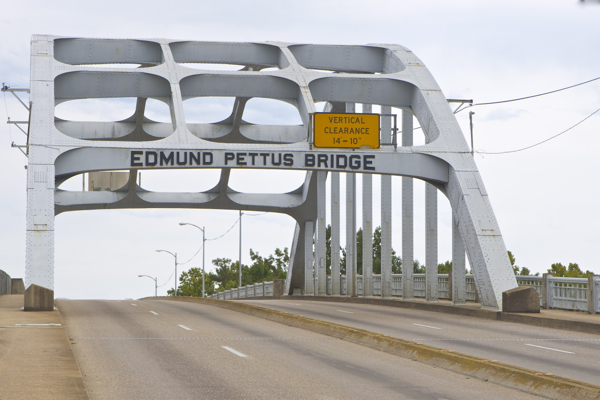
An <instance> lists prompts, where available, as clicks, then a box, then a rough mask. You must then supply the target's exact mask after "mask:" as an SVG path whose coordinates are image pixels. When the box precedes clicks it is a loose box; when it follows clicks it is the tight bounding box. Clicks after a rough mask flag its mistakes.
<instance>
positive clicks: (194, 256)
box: [177, 242, 204, 265]
mask: <svg viewBox="0 0 600 400" xmlns="http://www.w3.org/2000/svg"><path fill="white" fill-rule="evenodd" d="M203 247H204V242H203V243H202V246H200V248H199V249H198V251H197V252H196V254H194V255H193V256H192V258H190V259H189V260H187V261H186V262H183V263H177V264H179V265H185V264H187V263H189V262H190V261H192V260H193V259H194V258H196V256H197V255H198V253H200V250H202V248H203Z"/></svg>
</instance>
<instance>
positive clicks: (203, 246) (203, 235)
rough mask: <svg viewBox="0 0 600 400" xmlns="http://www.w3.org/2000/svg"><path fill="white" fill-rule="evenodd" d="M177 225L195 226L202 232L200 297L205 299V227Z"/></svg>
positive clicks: (184, 223)
mask: <svg viewBox="0 0 600 400" xmlns="http://www.w3.org/2000/svg"><path fill="white" fill-rule="evenodd" d="M179 225H181V226H183V225H191V226H195V227H196V228H198V229H200V230H201V231H202V297H206V291H205V290H204V259H205V257H204V254H205V250H206V248H205V244H206V231H205V227H202V228H200V227H199V226H198V225H194V224H190V223H187V222H180V223H179Z"/></svg>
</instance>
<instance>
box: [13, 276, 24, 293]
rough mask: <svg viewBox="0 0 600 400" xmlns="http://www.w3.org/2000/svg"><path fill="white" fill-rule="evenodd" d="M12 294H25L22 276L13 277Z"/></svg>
mask: <svg viewBox="0 0 600 400" xmlns="http://www.w3.org/2000/svg"><path fill="white" fill-rule="evenodd" d="M10 294H25V284H24V283H23V279H22V278H12V284H11V289H10Z"/></svg>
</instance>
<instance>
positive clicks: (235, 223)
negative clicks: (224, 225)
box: [206, 217, 241, 241]
mask: <svg viewBox="0 0 600 400" xmlns="http://www.w3.org/2000/svg"><path fill="white" fill-rule="evenodd" d="M240 218H241V217H238V219H237V220H236V221H235V222H234V223H233V225H231V228H229V229H227V232H225V233H224V234H222V235H221V236H219V237H216V238H212V239H206V241H209V240H217V239H221V238H222V237H223V236H225V235H227V234H228V233H229V231H231V230H232V229H233V227H234V226H236V225H237V223H238V222H240Z"/></svg>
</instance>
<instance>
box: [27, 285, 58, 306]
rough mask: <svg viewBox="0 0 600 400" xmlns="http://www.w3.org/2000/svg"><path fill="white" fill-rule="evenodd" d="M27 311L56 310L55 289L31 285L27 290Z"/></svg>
mask: <svg viewBox="0 0 600 400" xmlns="http://www.w3.org/2000/svg"><path fill="white" fill-rule="evenodd" d="M24 308H25V311H54V290H50V289H46V288H45V287H41V286H38V285H30V286H29V287H28V288H27V289H26V290H25V307H24Z"/></svg>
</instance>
